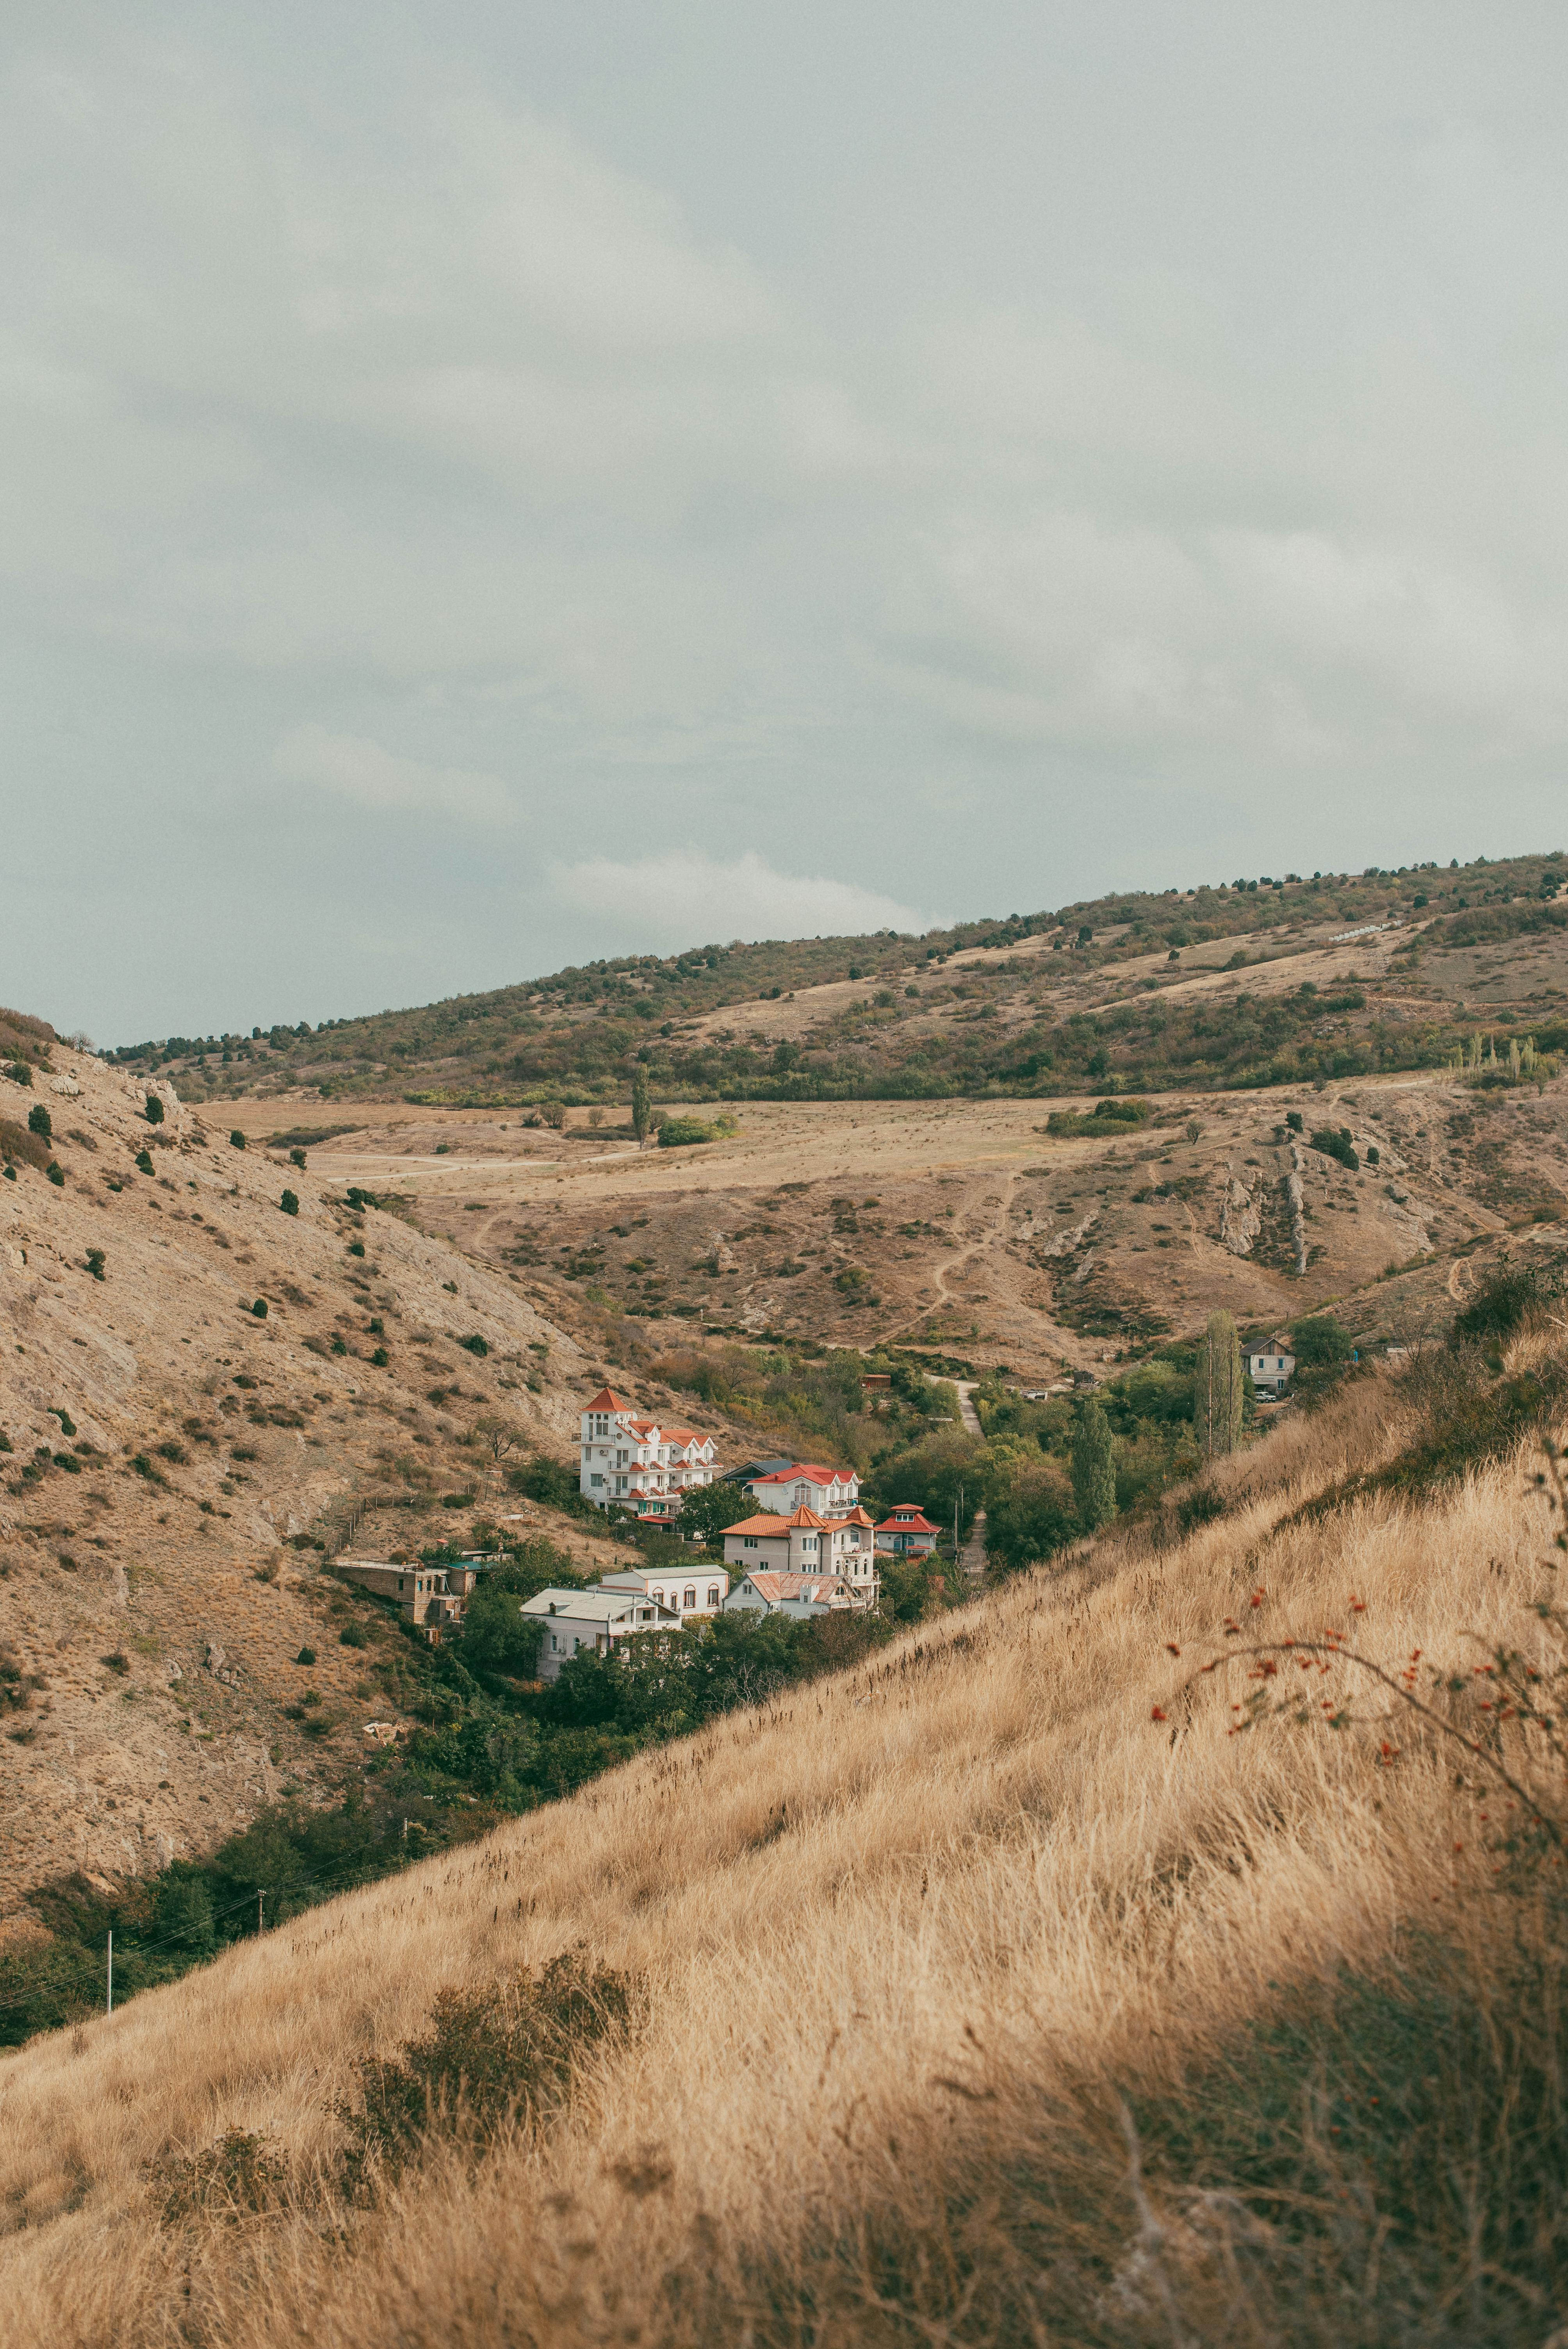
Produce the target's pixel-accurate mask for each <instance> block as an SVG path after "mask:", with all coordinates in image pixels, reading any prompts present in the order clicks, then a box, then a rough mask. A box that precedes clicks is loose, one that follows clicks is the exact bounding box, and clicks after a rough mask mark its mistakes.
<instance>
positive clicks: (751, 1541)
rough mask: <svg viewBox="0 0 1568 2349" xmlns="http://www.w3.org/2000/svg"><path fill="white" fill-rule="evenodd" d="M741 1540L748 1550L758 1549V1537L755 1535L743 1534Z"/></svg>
mask: <svg viewBox="0 0 1568 2349" xmlns="http://www.w3.org/2000/svg"><path fill="white" fill-rule="evenodd" d="M740 1538H741V1540H742V1541H743V1542H744V1544H745V1545H746V1547H747V1548H748V1549H755V1548H756V1547H757V1536H756V1535H755V1534H742V1535H741V1537H740Z"/></svg>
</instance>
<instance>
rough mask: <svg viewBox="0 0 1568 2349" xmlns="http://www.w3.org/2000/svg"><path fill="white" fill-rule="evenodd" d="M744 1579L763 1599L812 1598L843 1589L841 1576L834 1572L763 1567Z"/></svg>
mask: <svg viewBox="0 0 1568 2349" xmlns="http://www.w3.org/2000/svg"><path fill="white" fill-rule="evenodd" d="M746 1579H747V1581H748V1582H749V1583H750V1584H751V1586H752V1588H753V1589H754V1590H758V1591H760V1592H761V1594H762V1596H763V1598H764V1599H802V1598H808V1597H809V1598H813V1599H814V1598H816V1597H817V1596H818V1594H819V1593H820V1592H822V1591H829V1592H830V1591H834V1590H843V1589H844V1584H843V1581H842V1579H841V1577H840V1576H838V1575H836V1574H779V1573H774V1572H772V1571H770V1570H769V1569H768V1568H762V1569H761V1570H760V1571H758V1572H757V1573H753V1574H748V1576H747V1577H746ZM845 1595H846V1597H847V1596H848V1593H847V1592H846V1594H845Z"/></svg>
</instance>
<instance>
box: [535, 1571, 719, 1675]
mask: <svg viewBox="0 0 1568 2349" xmlns="http://www.w3.org/2000/svg"><path fill="white" fill-rule="evenodd" d="M518 1611H519V1613H520V1614H523V1615H542V1616H543V1618H544V1639H543V1640H542V1644H541V1647H540V1651H539V1667H538V1669H539V1677H540V1679H541V1680H542V1681H552V1680H555V1679H558V1678H559V1676H560V1673H561V1669H562V1665H563V1664H569V1663H570V1662H571V1661H572V1659H573V1656H580V1655H583V1654H584V1653H586V1654H588V1655H600V1656H605V1655H609V1654H611V1653H613V1652H614V1650H615V1649H616V1648H617V1647H618V1646H620V1645H621V1644H622V1642H623V1641H624V1640H628V1639H630V1638H632V1637H633V1636H634V1634H635V1633H636V1632H639V1631H658V1630H665V1631H675V1630H679V1628H680V1617H679V1616H678V1615H676V1614H675V1613H674V1612H673V1611H672V1609H669V1608H667V1607H660V1606H657V1605H656V1604H655V1601H654V1600H653V1599H650V1598H649V1596H648V1594H647V1593H646V1591H643V1590H565V1589H560V1590H539V1591H536V1592H535V1593H534V1595H533V1597H532V1598H531V1599H524V1600H523V1601H522V1603H521V1607H520V1609H519V1610H518Z"/></svg>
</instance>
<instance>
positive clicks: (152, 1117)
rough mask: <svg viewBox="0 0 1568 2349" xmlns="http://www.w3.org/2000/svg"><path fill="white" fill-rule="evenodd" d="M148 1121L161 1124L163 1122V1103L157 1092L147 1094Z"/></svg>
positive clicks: (152, 1123) (151, 1123)
mask: <svg viewBox="0 0 1568 2349" xmlns="http://www.w3.org/2000/svg"><path fill="white" fill-rule="evenodd" d="M147 1123H148V1124H149V1125H161V1124H162V1123H163V1103H162V1102H160V1099H159V1098H158V1095H157V1094H156V1093H149V1094H148V1096H147Z"/></svg>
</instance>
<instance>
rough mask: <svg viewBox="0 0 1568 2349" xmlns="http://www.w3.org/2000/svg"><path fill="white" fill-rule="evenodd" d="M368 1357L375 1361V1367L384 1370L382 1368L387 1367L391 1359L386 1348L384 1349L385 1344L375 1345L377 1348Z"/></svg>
mask: <svg viewBox="0 0 1568 2349" xmlns="http://www.w3.org/2000/svg"><path fill="white" fill-rule="evenodd" d="M370 1359H371V1361H373V1362H374V1363H375V1365H376V1368H377V1370H378V1371H384V1370H385V1369H386V1368H387V1363H388V1362H389V1361H391V1359H392V1357H391V1355H390V1354H389V1353H388V1352H387V1349H386V1347H385V1346H377V1349H376V1351H375V1352H374V1353H373V1354H372V1355H371V1357H370Z"/></svg>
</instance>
